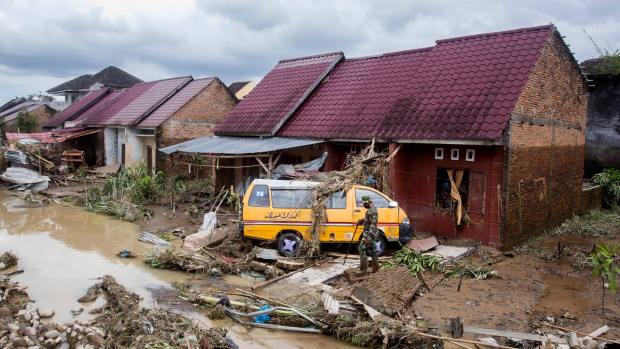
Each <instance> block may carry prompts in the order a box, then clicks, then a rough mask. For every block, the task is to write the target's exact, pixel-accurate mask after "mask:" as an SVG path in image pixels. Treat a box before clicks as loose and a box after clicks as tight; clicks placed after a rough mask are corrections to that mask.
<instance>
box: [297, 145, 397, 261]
mask: <svg viewBox="0 0 620 349" xmlns="http://www.w3.org/2000/svg"><path fill="white" fill-rule="evenodd" d="M389 160H390V158H389V157H388V153H387V152H386V151H384V152H377V151H376V150H375V141H374V139H373V140H372V142H370V144H369V145H368V146H366V148H364V150H362V151H361V152H360V153H359V154H358V155H351V156H350V157H349V159H348V163H347V164H346V165H345V168H344V169H343V170H342V171H333V172H331V173H330V175H329V177H328V178H327V179H326V180H325V181H323V182H322V183H321V184H319V185H317V186H316V187H314V188H313V190H314V201H313V202H312V205H311V207H310V209H311V212H312V223H311V224H310V227H309V228H308V234H307V236H309V241H308V243H307V246H305V249H304V253H305V256H306V257H308V258H311V257H316V256H318V255H320V253H321V247H320V237H321V235H322V234H323V233H324V232H325V223H326V222H327V215H326V213H325V209H326V207H327V198H328V197H329V196H330V195H332V194H334V193H338V192H344V191H346V190H348V189H349V188H351V186H353V185H355V184H358V185H364V182H365V181H366V180H367V179H368V178H369V176H370V177H372V178H374V179H375V180H376V181H377V182H376V189H377V190H379V191H381V192H383V193H385V194H387V195H389V194H390V191H389V186H388V166H387V164H388V162H389Z"/></svg>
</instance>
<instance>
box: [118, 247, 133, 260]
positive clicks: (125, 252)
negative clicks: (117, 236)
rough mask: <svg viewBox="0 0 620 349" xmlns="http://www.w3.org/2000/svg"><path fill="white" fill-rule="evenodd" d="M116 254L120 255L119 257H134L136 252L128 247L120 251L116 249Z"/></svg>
mask: <svg viewBox="0 0 620 349" xmlns="http://www.w3.org/2000/svg"><path fill="white" fill-rule="evenodd" d="M116 255H117V256H119V257H121V258H136V256H137V254H136V253H135V252H133V251H131V250H128V249H122V250H120V251H118V253H117V254H116Z"/></svg>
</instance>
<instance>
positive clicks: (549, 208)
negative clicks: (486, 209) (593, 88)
mask: <svg viewBox="0 0 620 349" xmlns="http://www.w3.org/2000/svg"><path fill="white" fill-rule="evenodd" d="M585 93H587V89H586V86H585V83H584V80H583V78H582V76H581V73H580V71H579V69H578V67H577V64H576V62H574V60H573V59H572V57H571V54H570V52H569V50H568V48H567V47H566V45H565V44H564V43H563V41H562V39H561V38H560V36H559V34H558V33H557V32H556V33H552V34H551V35H550V36H549V38H548V40H547V44H546V45H545V48H544V50H543V52H542V54H541V56H540V57H539V59H538V61H537V63H536V66H535V67H534V69H533V71H532V74H531V75H530V78H529V80H528V82H527V83H526V85H525V88H524V90H523V91H522V94H521V96H520V97H519V100H518V101H517V104H516V106H515V109H514V111H513V118H512V120H511V122H510V123H511V124H510V125H509V126H508V127H507V130H506V134H505V139H507V140H508V141H507V145H506V149H505V152H504V154H505V156H506V157H507V159H508V161H506V162H505V163H504V165H505V168H504V186H503V187H504V192H503V197H504V198H505V202H504V205H503V207H502V210H503V211H504V212H503V219H502V236H501V245H502V246H503V247H504V248H508V247H511V246H513V245H515V244H518V243H520V242H522V241H524V240H526V239H528V238H529V237H531V236H534V235H536V234H539V233H541V232H543V231H544V230H546V229H549V228H551V227H554V226H556V225H558V224H560V223H561V222H562V221H564V220H565V219H567V218H569V217H570V216H571V215H572V214H573V213H579V211H580V210H581V186H582V181H583V164H584V149H585V127H586V113H587V102H588V101H587V96H579V95H580V94H585ZM524 120H526V121H524ZM579 128H580V129H579Z"/></svg>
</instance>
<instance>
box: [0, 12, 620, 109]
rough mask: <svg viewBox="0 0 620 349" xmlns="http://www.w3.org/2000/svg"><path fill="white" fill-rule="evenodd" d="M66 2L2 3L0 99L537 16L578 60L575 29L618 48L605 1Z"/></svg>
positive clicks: (250, 70)
mask: <svg viewBox="0 0 620 349" xmlns="http://www.w3.org/2000/svg"><path fill="white" fill-rule="evenodd" d="M67 1H68V2H69V3H67V4H65V3H64V2H63V3H62V4H60V3H58V2H52V1H43V0H42V1H37V2H36V3H35V2H33V3H32V4H31V5H29V6H25V5H23V4H24V2H23V1H9V2H3V6H2V7H1V8H0V12H2V14H3V18H2V20H0V67H2V66H5V67H6V69H3V70H1V71H0V75H1V76H2V77H3V78H2V79H0V98H3V99H6V98H9V97H13V96H14V95H16V94H20V95H21V94H27V93H28V91H24V92H23V93H17V92H16V91H17V90H19V88H20V87H18V86H20V81H26V80H28V79H33V77H35V76H36V77H37V78H36V79H37V81H39V83H40V84H41V86H40V87H39V88H38V89H37V90H46V89H48V88H49V87H51V85H50V86H48V84H57V83H56V82H57V81H56V80H58V79H63V80H62V81H64V80H68V79H70V78H73V77H76V76H78V75H82V74H87V73H94V72H97V71H99V70H100V69H102V68H104V67H106V66H108V65H116V66H119V67H121V68H123V66H124V65H127V66H128V67H133V69H136V68H135V67H138V68H140V67H141V65H142V66H143V67H144V68H143V69H142V70H141V71H142V72H145V73H144V75H146V76H145V77H142V76H139V77H141V78H144V79H153V80H154V79H159V78H166V77H170V76H181V75H193V76H195V77H200V76H211V75H217V76H219V77H220V78H221V79H222V80H223V81H224V82H227V83H230V82H233V81H238V80H247V79H250V78H256V77H260V76H263V75H264V74H266V73H267V72H268V71H269V70H270V69H271V68H272V67H273V66H274V65H275V64H276V62H277V61H278V60H280V59H285V58H291V57H299V56H306V55H312V54H318V53H325V52H332V51H344V52H345V55H346V56H347V57H357V56H366V55H374V54H380V53H383V52H390V51H400V50H406V49H413V48H419V47H425V46H431V45H433V44H434V41H435V40H437V39H444V38H449V37H455V36H463V35H471V34H477V33H482V32H489V31H500V30H507V29H513V28H519V27H527V26H533V25H541V24H546V23H549V22H554V23H555V24H556V25H557V26H558V28H559V30H560V32H561V33H562V34H563V35H566V36H567V38H566V41H567V42H568V43H570V44H571V49H573V51H575V54H576V56H577V58H578V59H580V60H583V59H587V58H590V57H591V56H593V55H594V54H596V52H595V49H594V48H593V45H592V43H591V42H590V41H589V39H588V38H587V37H586V35H585V34H583V32H582V31H581V29H582V28H584V29H586V30H587V31H588V33H590V35H592V37H593V38H594V39H595V40H596V41H597V42H599V44H601V45H602V46H604V47H607V46H608V43H609V46H610V47H612V48H618V47H620V41H619V39H618V38H617V35H616V33H617V32H618V31H620V24H619V22H618V21H617V20H616V19H617V17H618V8H619V7H620V4H618V3H616V2H615V1H599V2H592V3H588V2H583V1H577V0H571V1H561V0H551V1H534V0H525V1H522V2H503V1H501V2H500V1H482V0H471V1H467V2H463V1H457V0H448V1H442V2H431V1H408V0H393V1H390V2H385V1H379V0H369V1H357V0H337V1H330V0H317V1H313V2H300V1H292V0H282V1H274V0H266V1H244V2H241V1H228V0H208V1H200V0H198V1H196V3H193V2H192V1H190V0H187V2H186V0H176V1H177V3H175V4H174V6H173V5H170V6H171V7H170V11H165V10H164V11H163V12H162V11H157V9H156V8H157V5H158V4H155V3H151V2H148V1H146V0H133V1H132V2H130V3H121V2H118V5H114V4H116V2H115V1H106V2H100V1H96V2H95V1H92V2H89V1H84V0H67ZM141 1H144V2H143V3H142V2H141ZM115 6H117V7H115ZM172 6H173V7H172ZM166 12H170V13H166ZM131 62H133V63H131ZM136 64H137V65H136ZM140 64H141V65H140ZM149 68H151V69H150V70H149ZM136 70H140V69H136ZM128 71H129V73H132V71H130V70H128ZM136 75H138V74H136ZM62 81H61V82H62ZM21 86H22V87H21V88H22V89H24V90H25V89H32V86H33V83H32V81H28V83H27V84H26V83H22V84H21ZM7 96H8V97H7Z"/></svg>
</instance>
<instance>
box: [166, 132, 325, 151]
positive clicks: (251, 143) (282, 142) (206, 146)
mask: <svg viewBox="0 0 620 349" xmlns="http://www.w3.org/2000/svg"><path fill="white" fill-rule="evenodd" d="M319 143H323V141H320V140H314V139H292V138H282V137H269V138H258V137H218V136H206V137H201V138H196V139H192V140H191V141H187V142H183V143H179V144H175V145H172V146H169V147H166V148H161V149H159V151H161V152H162V153H165V154H172V153H176V152H184V153H198V154H212V155H244V154H261V153H271V152H275V151H278V150H284V149H292V148H299V147H305V146H308V145H312V144H319Z"/></svg>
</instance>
